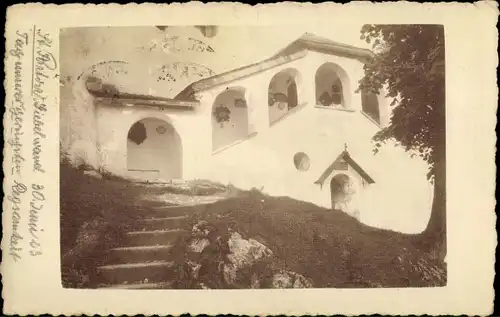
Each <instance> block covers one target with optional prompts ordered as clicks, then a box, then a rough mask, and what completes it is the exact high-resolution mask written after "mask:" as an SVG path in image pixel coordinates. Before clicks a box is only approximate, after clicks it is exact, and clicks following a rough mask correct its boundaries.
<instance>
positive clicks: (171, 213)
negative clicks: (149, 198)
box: [148, 204, 212, 218]
mask: <svg viewBox="0 0 500 317" xmlns="http://www.w3.org/2000/svg"><path fill="white" fill-rule="evenodd" d="M210 205H212V204H200V205H194V206H169V205H162V206H154V207H152V208H151V209H150V211H148V216H151V217H155V218H156V217H160V218H161V217H175V216H189V215H191V214H193V213H196V212H203V211H205V210H206V209H207V208H208V207H209V206H210Z"/></svg>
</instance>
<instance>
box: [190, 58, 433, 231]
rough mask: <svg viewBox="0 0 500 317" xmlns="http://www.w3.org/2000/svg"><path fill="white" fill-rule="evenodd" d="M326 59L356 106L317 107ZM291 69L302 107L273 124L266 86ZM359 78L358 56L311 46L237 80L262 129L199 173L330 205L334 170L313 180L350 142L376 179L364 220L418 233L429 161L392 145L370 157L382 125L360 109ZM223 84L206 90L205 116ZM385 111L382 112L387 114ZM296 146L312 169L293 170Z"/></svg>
mask: <svg viewBox="0 0 500 317" xmlns="http://www.w3.org/2000/svg"><path fill="white" fill-rule="evenodd" d="M328 61H330V62H332V61H333V62H335V63H337V64H339V65H340V66H341V67H343V68H344V69H345V70H346V72H347V73H348V74H349V80H350V82H349V84H350V89H349V92H350V101H351V103H350V104H351V108H352V109H353V110H354V111H342V110H336V109H325V108H317V107H315V106H316V100H315V85H314V78H315V71H316V69H317V68H318V67H319V66H321V65H322V64H323V63H324V62H328ZM288 67H296V68H297V69H299V70H300V72H301V83H300V84H299V94H298V95H299V104H301V103H302V106H301V107H300V106H299V107H298V109H296V111H294V113H290V114H288V115H287V116H286V117H285V118H283V120H281V121H279V122H277V123H275V124H273V125H270V124H269V121H268V120H269V116H268V111H269V109H268V108H269V107H268V103H267V88H268V84H269V81H270V80H271V78H272V76H273V75H274V74H276V73H277V72H279V71H280V70H282V69H285V68H288ZM361 76H363V68H362V64H361V63H360V62H358V61H356V60H350V59H347V58H340V57H336V56H328V55H323V54H318V53H311V52H309V54H308V55H307V56H306V57H305V58H303V59H301V60H297V61H294V62H292V63H289V64H286V65H281V66H279V67H276V68H273V69H271V70H268V71H265V72H262V73H258V74H255V75H254V76H251V77H247V78H244V79H241V80H238V81H236V82H234V83H232V85H237V86H242V87H246V89H247V96H248V99H247V101H248V105H249V107H250V111H249V112H250V122H251V125H252V127H253V129H255V130H254V131H256V132H257V134H256V135H255V136H253V137H251V138H249V139H248V140H245V141H242V142H241V143H239V144H237V145H234V146H233V147H229V148H227V149H225V150H223V151H220V152H217V153H214V154H213V155H211V157H209V158H208V159H207V162H210V164H206V165H204V166H200V168H202V170H200V171H199V173H197V174H198V175H199V177H201V178H208V179H212V180H217V181H221V182H224V183H232V184H234V185H235V186H237V187H242V188H252V187H256V188H263V191H264V192H267V193H269V194H271V195H278V196H290V197H293V198H296V199H300V200H305V201H311V202H313V203H316V204H318V205H320V206H324V207H327V208H330V207H331V197H330V187H329V186H330V180H331V178H332V177H333V176H334V175H333V174H332V175H330V176H329V177H328V178H327V179H326V180H325V182H324V184H323V187H322V188H321V187H320V186H319V185H317V184H314V182H315V181H316V180H317V179H318V178H319V176H320V175H321V174H322V173H323V171H324V170H325V169H326V168H327V167H328V166H329V165H330V164H331V163H332V162H333V161H334V160H335V158H336V157H337V156H338V155H339V154H340V153H341V151H342V150H343V149H344V144H345V143H347V144H348V150H349V152H350V153H351V154H352V156H353V158H354V160H356V161H357V162H358V163H359V164H360V165H361V166H362V168H363V169H366V171H367V172H368V173H369V174H370V176H372V177H373V178H374V179H375V182H376V183H375V184H373V185H368V187H367V188H366V189H365V190H363V193H362V194H361V195H359V199H360V202H359V206H360V209H361V221H363V222H365V223H367V224H371V225H375V226H378V227H384V228H391V229H395V230H399V231H404V232H419V231H421V230H422V229H423V228H424V227H425V224H426V222H427V220H428V216H429V212H430V206H431V201H432V187H431V186H430V184H429V183H428V182H427V180H426V172H427V166H426V164H425V163H423V162H422V161H421V160H419V159H418V158H415V159H411V158H410V157H409V154H408V153H405V152H404V151H403V150H402V149H400V148H396V147H393V146H388V147H385V148H383V149H382V151H381V152H380V154H378V155H375V156H374V155H373V152H372V150H373V144H372V143H371V138H372V136H373V135H374V134H375V133H376V131H378V129H380V128H379V126H377V125H376V124H374V123H373V122H372V121H371V120H369V119H368V118H366V117H365V116H364V115H363V114H361V113H360V110H361V96H360V94H355V93H354V91H355V89H356V88H357V81H358V80H359V79H360V78H361ZM223 89H225V86H224V87H216V88H214V89H212V90H211V91H210V92H206V93H204V94H203V99H202V100H203V101H202V103H203V107H205V109H206V110H205V114H206V115H210V112H209V110H208V109H211V102H210V101H211V100H213V99H214V98H215V96H216V95H217V93H219V92H221V91H222V90H223ZM382 110H383V111H382V113H381V115H382V116H383V115H384V113H385V115H386V114H387V113H388V111H386V110H384V109H382ZM297 152H304V153H306V154H307V155H308V156H309V158H310V160H311V167H310V169H309V170H308V171H306V172H302V171H298V170H297V169H296V168H295V166H294V163H293V157H294V155H295V154H296V153H297ZM354 177H356V176H354ZM356 178H358V177H356ZM358 181H359V179H358Z"/></svg>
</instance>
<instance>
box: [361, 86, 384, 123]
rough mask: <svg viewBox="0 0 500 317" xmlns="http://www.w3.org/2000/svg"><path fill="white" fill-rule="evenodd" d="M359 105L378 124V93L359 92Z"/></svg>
mask: <svg viewBox="0 0 500 317" xmlns="http://www.w3.org/2000/svg"><path fill="white" fill-rule="evenodd" d="M361 107H362V110H363V112H364V113H365V114H366V115H367V116H368V117H370V118H371V119H372V120H373V121H375V122H376V123H377V124H380V109H379V103H378V95H376V94H374V93H372V92H361Z"/></svg>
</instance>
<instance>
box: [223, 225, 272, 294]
mask: <svg viewBox="0 0 500 317" xmlns="http://www.w3.org/2000/svg"><path fill="white" fill-rule="evenodd" d="M228 246H229V254H228V256H227V258H228V260H229V263H227V264H226V265H224V279H225V281H226V283H229V284H233V283H234V282H235V281H236V276H237V273H238V271H240V270H241V269H242V268H245V267H249V266H252V265H253V264H255V263H257V262H258V261H261V260H264V259H267V258H269V257H271V256H272V255H273V252H272V251H271V250H270V249H269V248H268V247H266V246H265V245H263V244H262V243H260V242H258V241H256V240H254V239H249V240H246V239H243V238H242V237H241V235H240V234H239V233H237V232H233V233H232V234H231V237H230V238H229V240H228Z"/></svg>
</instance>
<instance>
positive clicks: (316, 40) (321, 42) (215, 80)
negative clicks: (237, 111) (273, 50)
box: [175, 33, 373, 100]
mask: <svg viewBox="0 0 500 317" xmlns="http://www.w3.org/2000/svg"><path fill="white" fill-rule="evenodd" d="M308 50H310V51H317V52H321V53H326V54H334V55H339V56H344V57H350V58H355V59H358V60H360V61H362V62H366V61H367V60H368V59H370V58H372V57H373V53H372V52H371V51H370V50H368V49H363V48H359V47H355V46H351V45H347V44H343V43H339V42H335V41H332V40H329V39H326V38H322V37H319V36H316V35H314V34H311V33H305V34H304V35H302V36H301V37H299V38H298V39H297V40H295V41H293V42H292V43H290V44H289V45H288V46H286V47H285V48H284V49H283V50H281V51H280V52H278V53H277V54H276V55H274V56H273V57H271V58H269V59H266V60H264V61H261V62H258V63H255V64H251V65H248V66H244V67H240V68H237V69H234V70H231V71H228V72H225V73H222V74H219V75H215V76H212V77H209V78H205V79H201V80H199V81H197V82H194V83H192V84H191V85H189V86H187V87H186V88H185V89H184V90H183V91H181V92H180V93H179V94H178V95H177V96H175V99H178V100H195V97H194V95H195V94H196V93H197V92H199V91H203V90H206V89H210V88H212V87H215V86H219V85H224V84H228V83H230V82H232V81H235V80H237V79H241V78H244V77H247V76H250V75H253V74H256V73H259V72H262V71H265V70H267V69H270V68H273V67H276V66H279V65H282V64H286V63H289V62H291V61H294V60H296V59H299V58H302V57H304V56H305V55H306V54H307V51H308Z"/></svg>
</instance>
